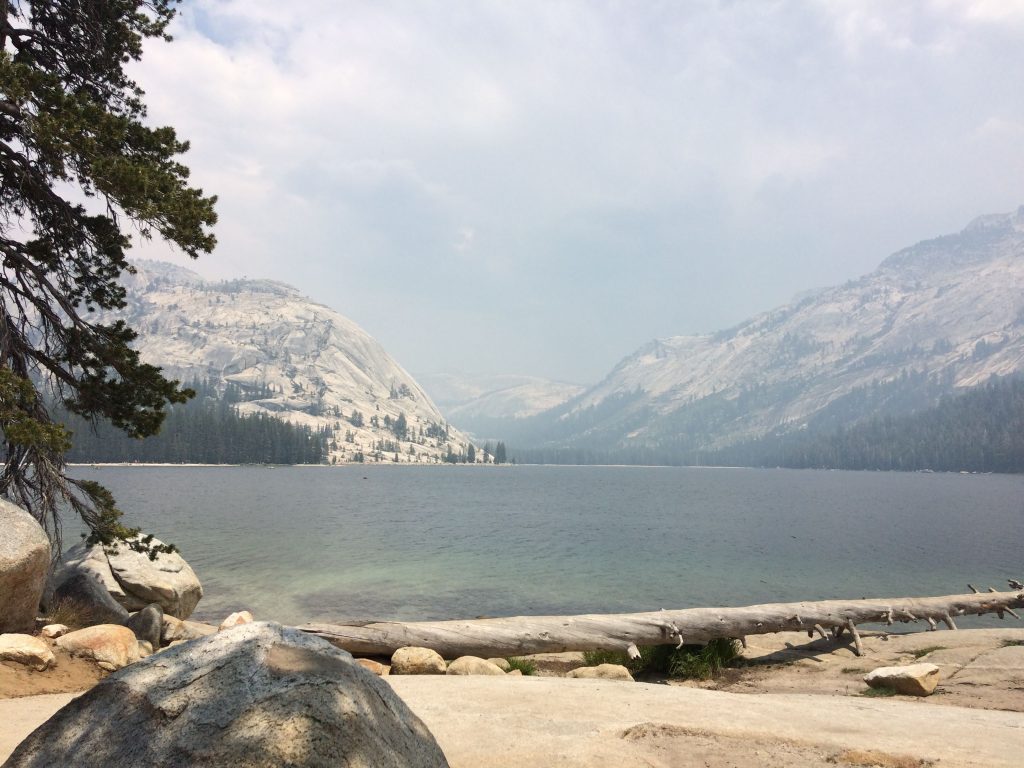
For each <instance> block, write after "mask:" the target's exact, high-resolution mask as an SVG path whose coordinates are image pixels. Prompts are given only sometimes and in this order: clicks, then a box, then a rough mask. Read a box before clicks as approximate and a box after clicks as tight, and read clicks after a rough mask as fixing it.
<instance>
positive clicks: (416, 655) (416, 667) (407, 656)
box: [391, 646, 447, 675]
mask: <svg viewBox="0 0 1024 768" xmlns="http://www.w3.org/2000/svg"><path fill="white" fill-rule="evenodd" d="M446 671H447V667H446V666H445V663H444V659H443V658H441V654H439V653H438V652H437V651H434V650H431V649H430V648H416V647H412V646H410V647H407V648H399V649H398V650H397V651H395V652H394V653H393V654H392V656H391V674H392V675H443V674H444V673H445V672H446Z"/></svg>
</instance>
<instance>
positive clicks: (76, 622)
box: [46, 598, 100, 629]
mask: <svg viewBox="0 0 1024 768" xmlns="http://www.w3.org/2000/svg"><path fill="white" fill-rule="evenodd" d="M46 618H47V619H48V620H49V623H50V624H64V625H66V626H67V627H68V628H69V629H82V628H83V627H91V626H92V625H93V624H99V623H100V622H99V620H98V619H97V617H96V614H95V613H94V612H93V610H92V609H91V608H90V607H89V606H88V605H85V604H83V603H80V602H78V601H77V600H69V599H67V598H65V599H63V600H59V601H57V602H56V603H54V605H53V607H52V608H50V610H49V611H48V612H47V616H46Z"/></svg>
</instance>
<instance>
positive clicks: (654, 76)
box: [131, 0, 1024, 384]
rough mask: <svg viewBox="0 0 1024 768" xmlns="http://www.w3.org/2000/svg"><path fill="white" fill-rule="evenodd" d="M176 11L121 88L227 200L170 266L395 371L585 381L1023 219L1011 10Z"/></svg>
mask: <svg viewBox="0 0 1024 768" xmlns="http://www.w3.org/2000/svg"><path fill="white" fill-rule="evenodd" d="M180 9H181V10H180V13H179V16H178V18H177V19H176V20H175V21H174V23H173V25H172V28H171V33H172V35H173V36H174V41H173V42H171V43H169V44H168V43H163V42H159V41H150V42H149V43H148V44H147V47H146V50H145V54H144V57H143V60H142V62H141V63H139V64H137V65H133V67H132V70H131V71H132V74H133V76H135V77H136V79H137V80H138V81H139V83H140V85H142V87H143V88H144V89H145V90H146V92H147V97H146V101H147V103H148V105H149V120H150V121H151V123H153V124H154V125H157V124H159V125H173V126H174V127H175V128H176V129H177V130H178V132H179V135H180V136H181V137H183V138H186V139H188V140H189V141H190V142H191V150H190V151H189V153H188V154H187V155H186V156H185V158H184V161H185V163H186V164H187V165H189V167H190V168H191V169H192V173H193V180H194V182H195V183H196V184H197V185H199V186H201V187H202V188H203V189H204V191H206V192H208V193H215V194H217V195H219V203H218V206H217V210H218V214H219V216H220V221H219V223H218V225H217V228H216V235H217V238H218V241H219V244H218V247H217V249H216V250H215V251H214V252H213V253H212V254H210V255H207V256H204V257H202V258H201V260H200V261H198V262H195V263H192V264H190V266H191V267H192V268H193V269H195V270H196V271H198V272H199V273H200V274H202V275H203V276H205V277H208V278H211V279H219V278H234V277H241V276H246V277H250V278H270V279H276V280H282V281H284V282H287V283H290V284H292V285H295V286H296V287H298V288H299V289H300V290H301V291H302V292H303V293H305V294H307V295H308V296H310V297H311V298H313V299H315V300H316V301H319V302H322V303H324V304H327V305H329V306H331V307H332V308H334V309H336V310H338V311H339V312H341V313H342V314H344V315H346V316H348V317H350V318H351V319H353V320H354V321H356V322H357V323H359V324H360V325H361V326H363V327H364V328H365V329H366V330H367V331H368V332H370V333H371V334H372V335H373V336H375V337H376V338H377V339H378V340H379V341H380V342H381V343H382V344H383V345H384V347H385V348H386V349H387V350H388V351H389V352H390V353H391V354H392V355H393V356H394V357H395V358H396V359H397V360H398V361H399V363H400V364H401V365H402V366H403V367H405V368H406V369H408V370H409V371H411V372H412V373H413V374H414V375H416V374H420V375H422V374H428V373H453V372H458V373H463V374H473V375H487V374H506V373H507V374H524V375H535V376H543V377H548V378H552V379H556V380H561V381H570V382H576V383H582V384H588V383H594V382H596V381H597V380H599V379H600V378H602V377H603V376H604V375H605V374H606V373H607V372H608V371H609V370H610V369H611V368H612V367H613V366H614V365H615V364H616V363H617V362H618V361H619V360H620V359H621V358H623V357H624V356H626V355H628V354H630V353H631V352H633V351H634V350H635V349H636V348H637V347H639V346H640V345H642V344H644V343H646V342H648V341H649V340H651V339H653V338H661V337H666V336H674V335H680V334H693V333H706V332H711V331H715V330H717V329H720V328H724V327H728V326H730V325H733V324H735V323H737V322H739V321H740V320H742V319H744V318H746V317H748V316H750V315H752V314H754V313H756V312H759V311H763V310H767V309H770V308H772V307H774V306H777V305H780V304H783V303H785V302H787V301H788V300H790V299H791V298H792V297H793V296H794V295H795V294H797V293H799V292H802V291H805V290H807V289H811V288H816V287H823V286H827V285H833V284H838V283H843V282H845V281H847V280H849V279H851V278H855V277H857V276H859V275H861V274H864V273H866V272H869V271H871V270H872V269H874V268H875V267H876V266H877V265H878V264H879V263H880V262H881V261H882V260H883V259H884V258H885V257H886V256H887V255H889V254H890V253H892V252H894V251H896V250H899V249H900V248H903V247H906V246H909V245H912V244H913V243H915V242H918V241H920V240H923V239H927V238H930V237H935V236H938V235H941V234H946V233H949V232H954V231H958V230H960V229H961V228H962V227H964V226H965V225H966V224H967V223H968V222H969V221H970V220H971V219H973V218H974V217H975V216H978V215H981V214H988V213H1001V212H1007V211H1011V210H1014V209H1016V208H1017V207H1018V206H1020V205H1022V204H1024V88H1022V87H1021V80H1022V73H1024V44H1022V43H1024V0H927V1H923V0H922V1H920V2H913V1H910V0H908V2H900V3H893V2H891V0H882V1H879V2H875V1H874V0H821V1H814V0H805V1H804V2H787V1H786V0H752V1H751V2H745V1H744V0H718V1H717V2H715V1H711V0H708V1H706V2H684V1H680V2H669V1H667V0H620V1H613V0H589V1H586V2H585V1H582V0H581V1H579V2H575V1H573V0H565V1H562V0H506V1H504V2H498V1H497V0H477V2H463V1H462V0H417V1H416V2H411V1H409V2H399V1H393V0H367V1H366V2H362V1H354V0H295V2H292V3H281V2H280V1H279V0H185V2H183V4H182V5H181V6H180ZM136 255H138V256H142V257H145V258H158V259H164V260H169V261H175V262H176V263H185V262H186V261H187V260H186V259H184V258H182V257H180V256H177V255H176V254H174V252H173V251H171V250H170V249H169V248H168V247H167V246H166V245H164V244H162V243H146V244H142V245H140V247H138V248H136Z"/></svg>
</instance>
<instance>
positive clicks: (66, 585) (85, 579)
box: [51, 571, 128, 624]
mask: <svg viewBox="0 0 1024 768" xmlns="http://www.w3.org/2000/svg"><path fill="white" fill-rule="evenodd" d="M62 602H67V603H74V604H75V605H76V606H77V607H78V608H79V609H80V610H81V611H82V613H83V616H82V619H83V622H84V623H86V624H124V623H125V622H126V621H128V611H127V610H125V607H124V606H123V605H121V604H120V603H119V602H117V600H115V599H114V596H113V595H111V594H110V593H109V592H107V590H106V589H104V587H103V585H102V584H101V583H100V582H99V580H97V579H96V578H94V577H93V576H92V574H91V573H89V572H88V571H81V572H77V573H72V574H71V575H70V576H69V577H68V578H67V579H66V580H64V581H62V582H61V583H60V585H59V586H58V587H57V589H56V590H54V593H53V600H52V602H51V607H53V606H55V605H58V604H59V603H62Z"/></svg>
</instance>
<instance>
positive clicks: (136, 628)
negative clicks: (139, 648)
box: [125, 603, 164, 650]
mask: <svg viewBox="0 0 1024 768" xmlns="http://www.w3.org/2000/svg"><path fill="white" fill-rule="evenodd" d="M125 626H126V627H128V629H130V630H131V631H132V632H134V633H135V637H137V638H138V639H139V642H144V643H149V646H150V648H153V649H154V650H155V649H157V648H159V647H160V635H161V634H163V629H164V609H163V608H161V607H160V606H159V605H157V604H156V603H153V604H152V605H147V606H146V607H145V608H143V609H142V610H141V611H139V612H138V613H133V614H132V615H131V616H129V617H128V621H127V622H126V623H125Z"/></svg>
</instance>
